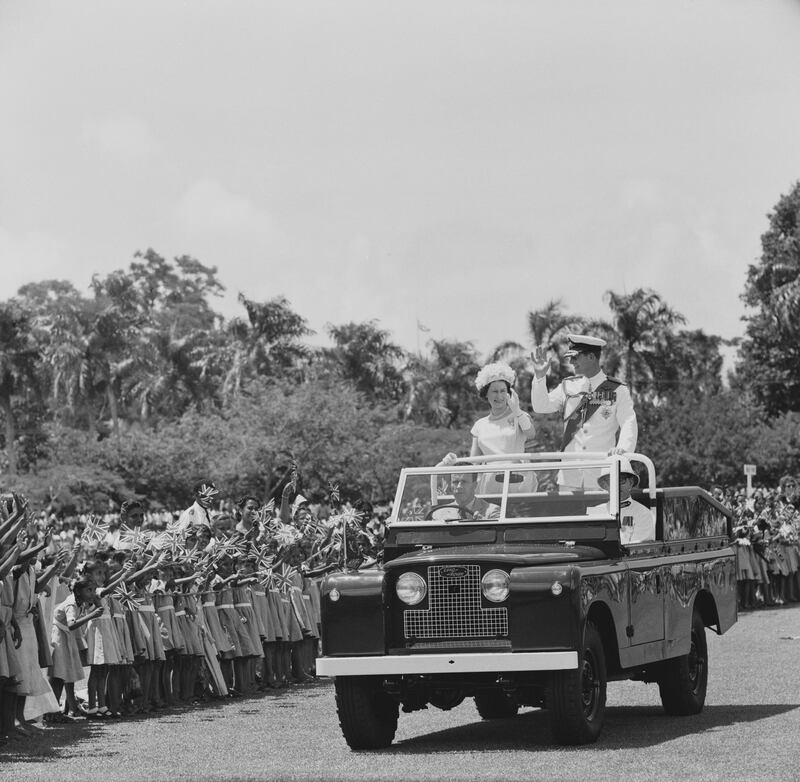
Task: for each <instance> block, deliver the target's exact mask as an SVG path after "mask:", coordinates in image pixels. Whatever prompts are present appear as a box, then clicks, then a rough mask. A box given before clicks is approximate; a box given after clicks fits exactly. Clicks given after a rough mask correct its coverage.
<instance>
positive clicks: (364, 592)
mask: <svg viewBox="0 0 800 782" xmlns="http://www.w3.org/2000/svg"><path fill="white" fill-rule="evenodd" d="M332 595H333V597H332ZM334 598H335V599H334ZM320 602H321V610H322V653H323V654H324V655H333V656H335V655H369V654H373V655H374V654H385V652H386V630H385V622H384V602H385V600H384V572H383V570H380V569H378V570H363V571H354V572H352V573H333V574H331V575H329V576H327V577H326V578H325V579H324V580H323V582H322V585H321V588H320Z"/></svg>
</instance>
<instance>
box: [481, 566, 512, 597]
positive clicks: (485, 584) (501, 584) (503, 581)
mask: <svg viewBox="0 0 800 782" xmlns="http://www.w3.org/2000/svg"><path fill="white" fill-rule="evenodd" d="M510 580H511V577H510V576H509V575H508V573H506V571H505V570H490V571H489V572H488V573H486V575H485V576H484V577H483V578H482V579H481V591H482V592H483V596H484V597H485V598H486V599H487V600H491V601H492V602H493V603H502V602H503V600H505V599H506V598H507V597H508V582H509V581H510Z"/></svg>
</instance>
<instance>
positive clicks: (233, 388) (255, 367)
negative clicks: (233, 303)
mask: <svg viewBox="0 0 800 782" xmlns="http://www.w3.org/2000/svg"><path fill="white" fill-rule="evenodd" d="M239 302H240V303H241V304H242V306H243V307H244V308H245V311H246V312H247V320H243V319H242V318H232V319H231V320H230V321H228V323H226V324H225V326H224V328H223V329H222V330H221V331H220V332H219V333H218V335H217V340H216V355H215V356H214V358H213V360H214V361H215V362H216V363H217V364H218V365H219V367H220V370H221V372H222V377H223V384H222V394H223V396H224V398H226V399H228V398H231V397H232V396H236V395H237V394H238V393H239V391H240V390H241V388H242V386H243V385H244V384H245V383H246V382H247V381H248V380H249V379H253V378H256V377H284V376H291V377H294V378H295V379H296V380H299V379H301V378H302V374H303V371H304V367H305V365H306V363H307V361H308V359H309V357H310V351H309V349H308V347H307V346H306V345H305V344H304V343H303V342H301V340H302V339H303V338H304V337H307V336H310V335H311V334H313V333H314V332H313V331H312V330H311V329H310V328H308V323H307V321H306V319H305V318H304V317H302V316H301V315H298V314H297V313H296V312H295V311H294V310H293V309H292V307H291V304H290V303H289V300H288V299H286V297H284V296H276V297H275V298H273V299H270V300H269V301H266V302H256V301H252V300H251V299H248V298H247V297H246V296H245V295H244V294H242V293H240V294H239Z"/></svg>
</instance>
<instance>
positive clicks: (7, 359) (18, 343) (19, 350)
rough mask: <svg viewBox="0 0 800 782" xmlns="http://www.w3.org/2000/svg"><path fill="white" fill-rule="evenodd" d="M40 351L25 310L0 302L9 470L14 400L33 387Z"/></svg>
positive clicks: (0, 372)
mask: <svg viewBox="0 0 800 782" xmlns="http://www.w3.org/2000/svg"><path fill="white" fill-rule="evenodd" d="M38 363H39V351H38V349H37V348H36V345H35V344H34V342H33V339H32V338H31V323H30V318H29V316H28V313H27V312H25V311H24V310H23V309H22V308H21V307H20V306H19V305H18V304H17V303H16V302H13V301H10V302H5V303H3V304H1V305H0V410H2V411H3V415H4V417H5V439H6V458H7V460H8V472H9V474H11V475H15V474H16V472H17V461H18V460H17V445H16V441H17V428H16V422H15V419H14V409H13V400H14V397H18V396H21V395H23V394H25V393H26V392H30V391H32V390H36V380H37V378H36V369H37V364H38Z"/></svg>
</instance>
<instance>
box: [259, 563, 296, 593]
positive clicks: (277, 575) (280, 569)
mask: <svg viewBox="0 0 800 782" xmlns="http://www.w3.org/2000/svg"><path fill="white" fill-rule="evenodd" d="M296 575H297V569H296V568H293V567H290V566H289V565H287V564H286V563H285V562H281V564H280V565H278V566H277V567H274V568H272V570H271V572H270V580H269V588H270V589H279V590H280V591H281V592H288V591H289V590H290V589H291V588H292V587H293V586H294V585H295V582H294V580H293V579H294V576H296ZM265 586H266V584H265Z"/></svg>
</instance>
